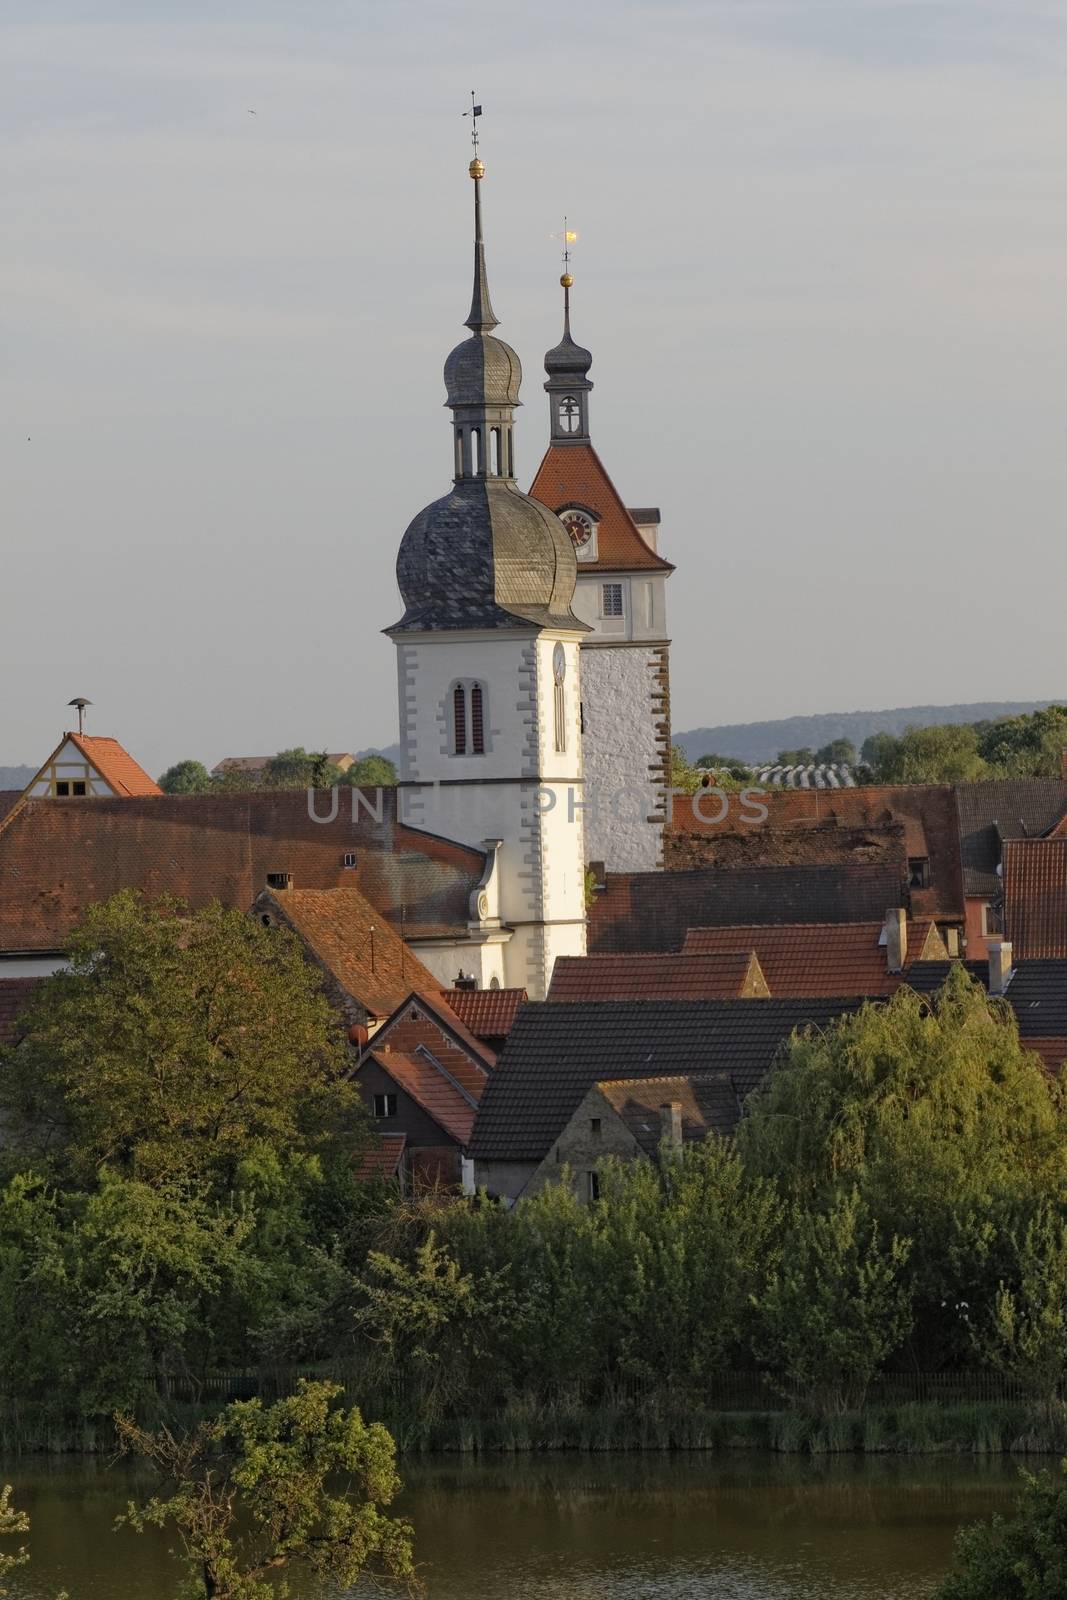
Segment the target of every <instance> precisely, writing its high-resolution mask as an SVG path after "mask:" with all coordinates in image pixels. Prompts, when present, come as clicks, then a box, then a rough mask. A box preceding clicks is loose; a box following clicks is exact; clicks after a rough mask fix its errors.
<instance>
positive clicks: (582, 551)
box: [530, 271, 674, 872]
mask: <svg viewBox="0 0 1067 1600" xmlns="http://www.w3.org/2000/svg"><path fill="white" fill-rule="evenodd" d="M573 282H574V280H573V278H572V277H571V275H570V272H569V271H567V272H564V274H563V277H562V278H561V279H560V283H561V284H562V286H563V338H562V339H561V340H560V342H559V344H558V345H556V346H555V348H554V349H552V350H550V351H549V352H548V354H547V355H546V356H545V371H546V372H547V374H548V381H547V382H546V384H545V389H546V390H547V392H548V401H549V421H550V437H549V446H548V450H547V452H546V454H545V458H544V460H543V461H542V462H541V465H540V467H539V468H538V471H537V476H536V477H535V479H534V481H533V484H532V486H531V488H530V493H531V494H532V495H533V496H534V498H535V499H537V500H540V501H541V502H542V503H543V504H544V505H545V506H547V507H548V509H549V510H550V511H554V512H555V513H556V515H557V516H558V517H559V518H560V520H561V522H562V523H563V525H564V527H565V528H566V529H567V532H568V533H569V534H570V537H571V541H572V543H573V545H574V550H575V555H576V557H577V564H578V580H577V587H576V589H575V594H574V610H575V611H576V613H577V614H578V616H579V617H581V619H582V621H583V622H585V623H586V624H587V625H588V627H589V630H590V631H589V632H588V633H587V634H586V636H585V638H584V639H583V640H582V649H581V665H582V706H581V721H582V756H583V765H584V771H585V799H586V811H585V846H586V857H587V859H588V860H589V861H600V862H603V863H604V865H605V867H606V868H607V870H608V871H610V872H645V871H650V870H654V869H655V868H657V867H660V866H662V865H663V830H664V828H665V826H666V825H667V821H668V808H669V805H670V787H671V785H670V771H671V732H670V659H669V658H670V640H669V639H668V637H667V605H666V602H667V589H666V584H667V579H668V577H669V576H670V574H671V573H672V572H673V571H674V568H673V567H672V565H671V563H670V562H669V561H665V560H664V558H663V557H662V556H661V555H660V554H659V551H658V549H657V542H658V533H659V512H658V511H657V510H655V509H654V508H651V507H646V508H641V509H628V508H627V507H626V506H625V505H624V503H623V501H622V499H621V498H620V496H619V493H618V490H617V489H616V488H615V485H614V484H613V483H612V481H611V479H610V477H609V476H608V473H607V471H606V469H605V467H604V464H603V462H602V461H601V460H600V457H599V456H598V455H597V453H596V451H595V450H594V448H593V441H592V436H591V434H590V431H589V394H590V391H591V389H592V387H593V385H592V383H591V382H590V380H589V369H590V367H591V366H592V364H593V358H592V356H591V355H590V353H589V351H588V350H583V349H582V347H581V345H579V344H576V343H575V341H574V339H573V338H572V337H571V304H570V297H571V287H572V285H573Z"/></svg>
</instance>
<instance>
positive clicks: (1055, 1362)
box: [982, 1204, 1067, 1414]
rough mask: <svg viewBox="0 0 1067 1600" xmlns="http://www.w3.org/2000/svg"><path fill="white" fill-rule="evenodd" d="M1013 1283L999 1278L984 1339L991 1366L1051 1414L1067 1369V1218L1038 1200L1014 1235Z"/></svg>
mask: <svg viewBox="0 0 1067 1600" xmlns="http://www.w3.org/2000/svg"><path fill="white" fill-rule="evenodd" d="M1012 1251H1013V1255H1014V1256H1015V1263H1014V1266H1015V1271H1014V1272H1013V1279H1014V1285H1015V1286H1014V1287H1009V1286H1008V1285H1007V1284H1005V1283H1003V1282H1002V1283H1001V1284H1000V1286H999V1288H998V1290H997V1295H996V1299H995V1301H994V1305H993V1315H992V1319H991V1321H992V1328H991V1332H990V1335H989V1337H988V1338H987V1339H986V1340H984V1341H982V1344H983V1345H984V1347H985V1352H986V1353H987V1354H988V1356H989V1358H990V1359H991V1360H992V1362H993V1364H994V1365H995V1366H998V1367H1001V1368H1002V1369H1003V1370H1004V1371H1006V1372H1008V1373H1010V1374H1011V1375H1012V1376H1013V1377H1015V1378H1018V1379H1019V1380H1020V1381H1021V1382H1022V1383H1023V1384H1025V1385H1026V1387H1027V1389H1028V1390H1029V1391H1030V1393H1031V1394H1033V1395H1034V1396H1035V1397H1036V1398H1037V1399H1039V1400H1042V1401H1043V1402H1044V1404H1045V1406H1046V1407H1047V1408H1048V1410H1049V1412H1050V1414H1051V1412H1052V1409H1053V1407H1054V1403H1055V1400H1056V1395H1057V1391H1058V1389H1059V1386H1060V1384H1061V1383H1062V1381H1063V1377H1064V1372H1065V1371H1067V1221H1065V1219H1064V1216H1063V1214H1062V1210H1061V1209H1060V1208H1055V1207H1051V1206H1048V1205H1044V1204H1043V1205H1041V1206H1040V1207H1039V1209H1038V1210H1037V1212H1036V1214H1035V1215H1034V1216H1032V1217H1031V1218H1030V1219H1029V1221H1028V1222H1027V1223H1026V1226H1025V1228H1024V1229H1022V1230H1021V1237H1020V1236H1019V1235H1015V1236H1013V1238H1012Z"/></svg>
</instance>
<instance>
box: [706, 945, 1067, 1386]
mask: <svg viewBox="0 0 1067 1600" xmlns="http://www.w3.org/2000/svg"><path fill="white" fill-rule="evenodd" d="M747 1111H748V1115H747V1116H746V1117H745V1118H744V1120H743V1122H742V1123H741V1125H740V1127H739V1129H738V1134H737V1143H738V1147H739V1150H740V1153H741V1156H742V1159H743V1160H744V1161H745V1163H746V1166H747V1167H748V1169H749V1171H750V1172H752V1173H754V1174H757V1175H762V1176H764V1177H766V1178H767V1179H768V1180H769V1181H771V1182H773V1183H775V1184H776V1185H777V1186H778V1188H779V1189H780V1191H781V1192H782V1194H783V1196H784V1197H785V1198H786V1199H788V1200H790V1201H795V1202H797V1203H798V1204H800V1205H801V1206H802V1207H804V1208H812V1209H814V1210H822V1209H825V1208H826V1207H827V1206H828V1205H829V1204H830V1203H831V1202H832V1200H833V1198H834V1197H835V1196H836V1195H840V1194H849V1193H851V1191H852V1190H853V1189H854V1188H855V1189H858V1191H859V1193H860V1196H861V1198H862V1199H863V1201H864V1202H865V1204H866V1205H867V1207H868V1208H869V1211H870V1214H871V1216H872V1217H873V1219H874V1220H875V1222H877V1224H878V1229H879V1234H880V1237H881V1238H882V1239H883V1240H891V1239H892V1238H893V1237H894V1236H896V1237H898V1238H901V1239H912V1240H913V1241H914V1246H913V1249H912V1251H911V1254H910V1256H909V1259H908V1262H907V1266H906V1276H907V1278H908V1280H909V1282H910V1284H911V1286H912V1290H913V1293H914V1297H915V1320H916V1328H915V1333H914V1335H913V1341H912V1343H913V1355H914V1358H915V1360H916V1361H918V1362H920V1363H921V1364H923V1365H926V1366H931V1365H934V1366H937V1365H941V1364H943V1363H944V1362H946V1361H950V1360H951V1361H953V1362H956V1363H960V1362H964V1361H966V1360H968V1359H972V1358H973V1345H974V1331H975V1328H976V1327H977V1326H980V1325H983V1324H984V1320H985V1318H986V1317H987V1316H988V1315H989V1314H990V1313H991V1311H992V1306H993V1301H994V1297H995V1295H996V1292H997V1285H998V1283H999V1282H1000V1281H1001V1280H1004V1281H1005V1282H1006V1283H1008V1284H1009V1285H1010V1284H1012V1283H1013V1282H1014V1279H1013V1260H1014V1258H1013V1254H1012V1250H1011V1244H1010V1240H1011V1237H1012V1230H1013V1228H1015V1227H1016V1226H1017V1225H1018V1223H1019V1220H1020V1219H1025V1218H1026V1217H1028V1216H1030V1215H1032V1214H1033V1213H1034V1211H1035V1209H1036V1207H1037V1206H1038V1204H1039V1203H1040V1202H1042V1201H1045V1202H1048V1203H1050V1204H1054V1205H1056V1204H1059V1205H1062V1204H1063V1203H1064V1201H1065V1199H1067V1139H1065V1134H1067V1123H1065V1116H1064V1102H1063V1095H1062V1092H1061V1090H1060V1087H1059V1085H1058V1083H1057V1082H1056V1081H1055V1080H1053V1079H1051V1078H1049V1076H1048V1075H1047V1074H1046V1073H1045V1072H1044V1071H1043V1069H1042V1066H1041V1063H1040V1061H1039V1060H1038V1058H1037V1057H1035V1056H1034V1055H1032V1054H1031V1053H1030V1052H1028V1051H1026V1050H1024V1049H1023V1048H1022V1047H1021V1045H1020V1042H1019V1038H1018V1031H1017V1027H1016V1024H1015V1019H1014V1016H1013V1015H1012V1013H1011V1012H1010V1011H1009V1010H1008V1009H1007V1007H1005V1006H1003V1005H1002V1004H1000V1003H998V1002H996V1001H991V1000H990V999H989V996H988V995H986V994H985V992H984V991H983V990H982V989H981V987H980V986H979V985H977V984H974V983H972V981H971V980H970V979H969V978H968V977H967V975H966V974H965V973H964V971H963V970H962V968H956V969H954V970H953V972H952V973H950V976H949V979H948V980H947V982H946V984H945V986H944V988H943V989H942V990H941V992H940V994H939V995H938V996H937V997H936V998H935V1001H934V1003H933V1006H932V1008H931V1004H930V1002H929V1000H928V999H927V998H925V997H922V998H921V997H920V996H918V995H916V994H913V993H912V992H911V991H910V990H908V989H906V988H903V989H901V990H900V991H898V993H897V994H896V995H894V997H893V998H892V1000H890V1001H889V1003H888V1004H886V1005H882V1006H874V1005H867V1006H864V1007H862V1008H861V1009H860V1010H859V1011H857V1012H854V1013H852V1014H851V1015H849V1016H846V1017H844V1018H842V1019H841V1020H840V1021H839V1022H837V1023H835V1024H833V1025H831V1026H829V1027H827V1028H825V1029H822V1030H819V1029H807V1030H804V1031H802V1032H801V1033H800V1034H798V1035H795V1036H794V1038H793V1039H792V1040H791V1041H790V1043H789V1044H788V1046H787V1047H786V1048H785V1050H784V1051H783V1054H782V1057H781V1059H780V1061H779V1063H778V1064H777V1066H776V1067H775V1069H774V1071H773V1072H772V1073H771V1074H770V1076H769V1078H768V1079H767V1080H766V1082H765V1083H764V1085H763V1086H762V1087H761V1088H760V1089H758V1090H757V1091H756V1092H755V1093H754V1094H753V1095H751V1096H750V1097H749V1100H748V1102H747Z"/></svg>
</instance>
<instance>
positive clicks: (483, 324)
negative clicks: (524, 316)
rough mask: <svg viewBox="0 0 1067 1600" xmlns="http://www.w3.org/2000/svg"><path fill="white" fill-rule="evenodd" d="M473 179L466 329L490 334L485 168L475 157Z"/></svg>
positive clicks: (491, 314)
mask: <svg viewBox="0 0 1067 1600" xmlns="http://www.w3.org/2000/svg"><path fill="white" fill-rule="evenodd" d="M470 175H471V177H472V178H473V179H474V293H473V294H472V295H471V309H470V315H469V316H468V318H467V323H466V325H467V327H468V328H469V329H470V330H471V332H472V333H492V331H493V329H494V328H495V327H496V326H497V321H498V319H497V317H496V315H495V314H494V312H493V303H492V301H491V300H490V298H489V277H488V274H487V273H486V270H485V240H484V239H483V238H482V179H483V177H484V176H485V166H484V165H483V163H482V162H481V161H480V160H479V159H478V157H477V156H475V158H474V160H473V161H472V162H471V164H470Z"/></svg>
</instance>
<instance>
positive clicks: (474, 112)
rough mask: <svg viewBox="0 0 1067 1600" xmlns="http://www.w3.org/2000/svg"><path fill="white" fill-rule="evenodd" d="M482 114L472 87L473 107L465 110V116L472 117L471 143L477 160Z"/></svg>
mask: <svg viewBox="0 0 1067 1600" xmlns="http://www.w3.org/2000/svg"><path fill="white" fill-rule="evenodd" d="M481 114H482V108H481V106H480V105H477V104H476V103H475V97H474V90H473V89H472V90H471V108H470V110H469V111H464V113H463V115H464V116H465V117H470V119H471V144H472V145H473V146H474V159H475V161H477V160H478V118H479V117H480V116H481Z"/></svg>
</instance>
